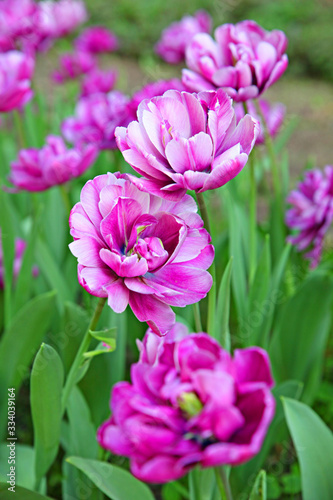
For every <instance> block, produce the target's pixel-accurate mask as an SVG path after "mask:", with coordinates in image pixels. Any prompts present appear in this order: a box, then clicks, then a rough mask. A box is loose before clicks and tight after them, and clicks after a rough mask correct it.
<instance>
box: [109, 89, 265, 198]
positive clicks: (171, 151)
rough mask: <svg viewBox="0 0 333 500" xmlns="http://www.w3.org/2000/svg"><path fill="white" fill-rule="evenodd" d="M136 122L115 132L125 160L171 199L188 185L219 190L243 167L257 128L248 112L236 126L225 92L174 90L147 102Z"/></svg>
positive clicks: (142, 183)
mask: <svg viewBox="0 0 333 500" xmlns="http://www.w3.org/2000/svg"><path fill="white" fill-rule="evenodd" d="M137 115H138V121H135V122H132V123H130V124H129V126H128V127H127V129H126V128H123V127H122V128H118V129H117V130H116V138H117V144H118V147H119V149H120V150H121V152H122V153H123V156H124V158H125V160H126V161H127V162H128V163H129V164H130V165H131V166H132V167H133V168H134V170H136V171H137V172H138V173H139V174H141V175H143V176H144V177H145V178H143V179H142V178H140V179H138V178H133V182H135V183H136V184H137V185H138V186H142V187H144V188H145V189H147V190H150V191H151V192H152V193H153V194H156V195H159V196H162V197H163V198H165V199H169V200H179V199H181V197H182V196H183V195H184V194H185V193H186V191H187V190H188V189H190V190H194V191H196V192H198V193H202V192H203V191H207V190H208V189H216V188H218V187H220V186H223V185H224V184H226V183H227V182H228V181H230V180H231V179H233V178H234V177H235V176H236V175H237V174H238V173H239V172H240V171H241V170H242V168H243V167H244V165H245V164H246V162H247V159H248V155H249V154H250V151H251V150H252V148H253V146H254V143H255V140H256V137H257V135H258V131H259V125H258V122H257V121H256V120H255V119H254V118H252V117H251V116H250V115H247V116H245V117H244V118H243V119H242V120H241V121H240V122H239V124H238V125H237V126H236V118H235V112H234V109H233V107H232V102H231V100H230V98H229V97H228V96H227V94H226V93H225V92H224V91H223V90H219V91H218V92H201V93H199V94H197V95H195V94H189V93H188V92H181V93H180V92H178V91H176V90H170V91H168V92H165V94H164V95H163V96H162V97H154V98H153V99H151V100H150V101H148V100H145V101H143V102H142V103H141V104H140V105H139V108H138V113H137Z"/></svg>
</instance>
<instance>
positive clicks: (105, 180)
mask: <svg viewBox="0 0 333 500" xmlns="http://www.w3.org/2000/svg"><path fill="white" fill-rule="evenodd" d="M80 199H81V201H80V203H77V204H76V205H75V206H74V208H73V209H72V211H71V215H70V220H69V224H70V228H71V235H72V236H73V238H74V242H73V243H71V244H70V250H71V252H72V253H73V255H75V257H77V259H78V279H79V282H80V284H81V285H82V286H83V287H84V288H85V289H86V290H87V291H88V292H89V293H91V294H93V295H95V296H97V297H107V298H108V304H109V306H110V307H111V308H112V309H113V310H114V311H115V312H117V313H121V312H123V311H124V310H125V309H126V307H127V305H128V304H129V306H130V307H131V309H132V311H133V312H134V314H135V315H136V317H137V318H138V319H139V321H146V322H147V323H148V324H149V326H150V327H151V328H152V329H153V330H154V332H155V333H157V334H159V335H161V334H165V333H167V332H168V331H169V330H170V329H171V327H172V326H173V324H174V322H175V314H174V313H173V311H172V310H171V308H170V306H177V307H184V306H186V305H188V304H193V303H195V302H198V301H199V300H201V299H202V298H204V297H205V296H206V294H207V293H208V291H209V289H210V288H211V285H212V277H211V275H210V274H209V273H208V272H207V271H206V269H208V267H209V266H210V265H211V263H212V261H213V258H214V247H213V246H212V245H211V244H210V236H209V234H208V233H207V231H206V230H205V229H204V228H203V221H202V219H201V218H200V217H199V215H198V214H197V206H196V204H195V202H194V200H193V198H191V197H190V196H185V197H184V198H183V199H182V201H180V202H178V203H174V202H167V201H165V200H162V199H161V198H159V197H156V196H153V195H151V194H150V193H147V192H144V191H140V190H139V189H138V188H137V187H136V186H135V185H134V184H133V183H132V182H131V181H130V179H129V178H128V176H126V175H120V174H119V173H117V174H115V175H113V174H111V173H108V174H105V175H100V176H98V177H95V178H94V179H93V180H91V181H88V182H87V184H86V185H85V186H84V187H83V189H82V192H81V198H80Z"/></svg>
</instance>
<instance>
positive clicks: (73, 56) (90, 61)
mask: <svg viewBox="0 0 333 500" xmlns="http://www.w3.org/2000/svg"><path fill="white" fill-rule="evenodd" d="M59 62H60V69H59V70H57V71H55V72H54V73H53V79H54V81H56V82H57V83H63V82H64V81H66V80H69V79H75V78H77V77H79V76H82V75H84V74H86V73H89V72H90V71H91V70H93V69H95V67H96V60H95V58H94V57H93V56H92V55H91V54H89V53H88V52H73V53H70V52H67V53H66V54H63V55H62V56H60V60H59Z"/></svg>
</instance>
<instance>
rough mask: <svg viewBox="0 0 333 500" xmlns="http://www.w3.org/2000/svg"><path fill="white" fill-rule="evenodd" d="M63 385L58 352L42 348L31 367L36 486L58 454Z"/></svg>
mask: <svg viewBox="0 0 333 500" xmlns="http://www.w3.org/2000/svg"><path fill="white" fill-rule="evenodd" d="M63 381H64V370H63V366H62V362H61V359H60V357H59V355H58V353H57V351H56V350H55V349H53V347H51V346H49V345H47V344H42V345H41V347H40V349H39V351H38V353H37V356H36V358H35V361H34V364H33V367H32V372H31V382H30V405H31V414H32V422H33V428H34V447H35V450H36V459H35V467H36V479H37V484H38V483H39V481H40V480H41V478H42V477H43V476H44V474H46V472H47V471H48V469H49V467H50V466H51V465H52V463H53V461H54V459H55V457H56V455H57V452H58V447H59V441H60V427H61V420H62V412H61V393H62V387H63Z"/></svg>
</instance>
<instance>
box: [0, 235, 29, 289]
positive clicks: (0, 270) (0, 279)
mask: <svg viewBox="0 0 333 500" xmlns="http://www.w3.org/2000/svg"><path fill="white" fill-rule="evenodd" d="M26 246H27V244H26V242H25V241H24V240H22V239H21V238H16V239H15V256H14V262H13V279H14V281H15V280H16V279H17V277H18V275H19V273H20V269H21V266H22V259H23V254H24V251H25V248H26ZM32 274H33V276H37V275H38V268H37V267H34V268H33V270H32ZM4 287H5V270H4V266H3V250H2V235H1V230H0V288H1V289H3V288H4Z"/></svg>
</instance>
